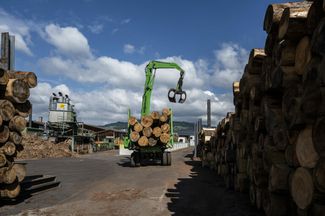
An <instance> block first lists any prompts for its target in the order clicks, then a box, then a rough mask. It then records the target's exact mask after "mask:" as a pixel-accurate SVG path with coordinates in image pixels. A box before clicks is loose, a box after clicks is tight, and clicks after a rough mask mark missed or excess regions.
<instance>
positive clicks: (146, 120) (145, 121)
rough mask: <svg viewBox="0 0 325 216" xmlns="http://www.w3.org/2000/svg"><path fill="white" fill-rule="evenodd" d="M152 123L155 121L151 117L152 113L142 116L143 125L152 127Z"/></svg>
mask: <svg viewBox="0 0 325 216" xmlns="http://www.w3.org/2000/svg"><path fill="white" fill-rule="evenodd" d="M152 123H153V119H152V118H151V116H150V115H148V116H142V117H141V125H142V126H143V127H145V128H146V127H151V125H152Z"/></svg>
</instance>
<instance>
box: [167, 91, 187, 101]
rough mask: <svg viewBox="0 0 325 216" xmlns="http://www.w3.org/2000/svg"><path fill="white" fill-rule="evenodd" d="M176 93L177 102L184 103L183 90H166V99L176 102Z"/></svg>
mask: <svg viewBox="0 0 325 216" xmlns="http://www.w3.org/2000/svg"><path fill="white" fill-rule="evenodd" d="M176 95H179V100H178V103H184V102H185V101H186V97H187V96H186V92H185V91H177V90H176V89H169V91H168V99H169V101H170V102H172V103H176Z"/></svg>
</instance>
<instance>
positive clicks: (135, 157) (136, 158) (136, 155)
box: [134, 152, 141, 167]
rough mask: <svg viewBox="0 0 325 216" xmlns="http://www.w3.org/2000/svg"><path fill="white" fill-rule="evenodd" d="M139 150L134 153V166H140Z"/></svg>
mask: <svg viewBox="0 0 325 216" xmlns="http://www.w3.org/2000/svg"><path fill="white" fill-rule="evenodd" d="M140 158H141V157H140V152H136V153H135V155H134V163H135V166H136V167H140V166H141V159H140Z"/></svg>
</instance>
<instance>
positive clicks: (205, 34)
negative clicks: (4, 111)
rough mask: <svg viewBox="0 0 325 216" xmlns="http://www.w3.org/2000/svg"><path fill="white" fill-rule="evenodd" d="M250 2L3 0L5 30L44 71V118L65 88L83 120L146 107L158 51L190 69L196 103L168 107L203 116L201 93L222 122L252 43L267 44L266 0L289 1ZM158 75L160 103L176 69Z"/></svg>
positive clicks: (19, 63) (20, 62)
mask: <svg viewBox="0 0 325 216" xmlns="http://www.w3.org/2000/svg"><path fill="white" fill-rule="evenodd" d="M249 2H250V1H240V0H236V1H235V0H228V1H213V0H206V1H194V0H187V1H185V0H179V1H171V0H165V1H150V0H137V1H134V0H133V1H132V0H128V1H127V0H119V1H104V0H102V1H99V0H98V1H96V0H80V1H77V0H70V1H63V0H56V1H50V0H24V1H19V0H10V1H4V0H1V6H0V30H1V31H10V32H11V33H12V34H15V35H16V40H17V39H18V41H17V46H16V48H17V49H16V50H17V52H16V69H19V70H26V71H35V72H36V73H37V75H38V78H39V85H38V87H37V88H36V89H33V91H32V93H33V95H32V98H31V100H32V102H33V103H34V104H35V105H34V107H35V106H36V108H35V110H34V112H35V115H34V116H44V117H45V118H46V112H47V103H48V102H47V95H48V94H50V93H51V92H52V91H57V90H61V91H66V92H67V93H69V94H71V96H72V99H73V100H74V101H75V103H76V107H77V110H78V111H79V117H80V119H82V120H83V121H87V122H90V123H93V124H105V123H108V122H113V121H119V120H121V121H123V120H125V119H124V115H126V114H125V111H126V109H127V107H129V106H131V107H133V109H134V112H135V114H138V113H139V111H140V103H139V102H141V95H142V89H143V81H144V80H143V79H144V72H143V68H144V66H145V64H146V63H147V62H148V61H149V60H152V59H161V60H169V61H175V62H177V63H179V64H180V65H181V66H183V67H185V68H186V69H188V73H187V74H186V77H187V80H185V81H186V83H185V84H184V88H185V87H187V88H188V91H189V101H188V102H187V104H185V105H184V106H180V105H171V106H172V108H173V109H175V115H176V119H178V120H189V121H194V120H195V119H197V118H205V102H204V101H205V100H206V99H207V98H209V97H212V98H213V99H214V100H213V104H212V106H213V107H215V108H213V107H212V109H213V110H214V112H213V114H214V117H213V120H214V121H215V122H216V121H217V120H218V119H220V118H221V116H224V115H225V113H226V112H227V111H231V110H233V107H232V105H231V101H232V98H231V91H230V89H231V88H230V87H231V82H232V81H235V80H236V79H239V78H240V75H241V72H242V69H243V67H244V65H245V63H246V62H247V55H248V53H249V51H250V49H252V48H255V47H263V46H264V41H265V38H266V34H265V32H263V28H262V23H263V18H264V14H265V10H266V8H267V5H268V4H270V3H276V2H284V1H276V0H274V1H254V3H253V2H251V3H249ZM17 37H18V38H17ZM119 71H120V72H119ZM159 76H161V77H157V79H158V78H159V81H158V82H157V83H156V85H158V86H156V88H157V89H155V90H154V91H155V92H154V95H153V97H154V100H153V104H152V108H153V109H158V110H159V109H160V108H162V106H169V105H170V104H168V103H167V97H166V93H167V89H168V88H170V87H172V86H170V85H175V83H176V80H175V79H176V78H177V74H176V73H174V74H172V73H171V72H162V73H161V75H159ZM128 79H129V80H128ZM84 95H88V96H89V97H91V100H94V101H92V102H90V100H85V98H84ZM92 95H96V96H95V97H92ZM103 101H104V102H103ZM99 113H101V114H102V115H104V116H107V117H103V116H98V114H99Z"/></svg>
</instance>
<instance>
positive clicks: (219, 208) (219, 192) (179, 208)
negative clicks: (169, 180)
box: [165, 155, 263, 216]
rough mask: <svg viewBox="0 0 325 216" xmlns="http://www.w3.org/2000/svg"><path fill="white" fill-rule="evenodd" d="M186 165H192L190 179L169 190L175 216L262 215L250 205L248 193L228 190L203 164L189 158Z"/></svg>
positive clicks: (170, 206) (187, 157) (183, 179)
mask: <svg viewBox="0 0 325 216" xmlns="http://www.w3.org/2000/svg"><path fill="white" fill-rule="evenodd" d="M184 160H185V161H184V163H186V164H187V165H189V166H191V167H192V168H191V173H190V175H189V177H188V178H179V179H178V181H179V182H178V183H177V184H176V185H174V188H169V189H167V193H166V194H165V195H166V197H169V198H170V199H171V201H170V202H169V203H168V210H169V211H170V212H172V215H175V216H181V215H186V216H190V215H193V216H194V215H195V216H198V215H204V216H206V215H215V216H260V215H263V214H262V213H261V212H257V211H256V210H255V209H254V208H252V207H251V206H250V203H249V198H248V194H243V193H239V192H234V191H232V190H227V189H226V187H225V184H224V182H223V179H222V178H221V177H219V176H217V174H216V172H215V171H211V170H210V169H208V168H203V167H202V166H201V162H200V161H193V160H192V159H191V155H186V156H185V158H184Z"/></svg>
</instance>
